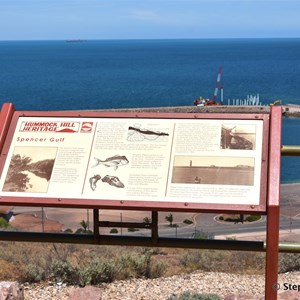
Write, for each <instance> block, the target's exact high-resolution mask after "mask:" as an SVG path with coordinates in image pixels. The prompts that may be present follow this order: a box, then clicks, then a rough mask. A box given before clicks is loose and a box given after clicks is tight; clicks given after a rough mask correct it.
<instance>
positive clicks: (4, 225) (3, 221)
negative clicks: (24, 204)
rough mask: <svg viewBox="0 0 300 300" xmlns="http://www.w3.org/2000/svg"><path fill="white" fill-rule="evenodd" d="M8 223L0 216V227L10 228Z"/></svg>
mask: <svg viewBox="0 0 300 300" xmlns="http://www.w3.org/2000/svg"><path fill="white" fill-rule="evenodd" d="M10 227H11V226H10V224H9V223H8V222H7V221H6V220H5V219H4V218H1V217H0V228H1V229H3V228H10Z"/></svg>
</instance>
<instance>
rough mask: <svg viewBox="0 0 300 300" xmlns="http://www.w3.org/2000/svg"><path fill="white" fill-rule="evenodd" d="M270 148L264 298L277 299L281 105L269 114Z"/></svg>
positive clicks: (273, 108)
mask: <svg viewBox="0 0 300 300" xmlns="http://www.w3.org/2000/svg"><path fill="white" fill-rule="evenodd" d="M270 118H271V119H270V142H269V145H270V148H269V172H268V199H267V249H266V280H265V281H266V286H265V299H266V300H276V299H277V287H278V285H277V282H278V243H279V202H280V159H281V121H282V110H281V107H280V106H278V107H275V106H274V107H272V108H271V115H270Z"/></svg>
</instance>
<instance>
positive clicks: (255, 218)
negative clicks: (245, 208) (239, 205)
mask: <svg viewBox="0 0 300 300" xmlns="http://www.w3.org/2000/svg"><path fill="white" fill-rule="evenodd" d="M260 218H261V216H260V215H250V216H247V217H246V219H245V221H246V222H255V221H258V220H260Z"/></svg>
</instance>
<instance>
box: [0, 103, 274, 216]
mask: <svg viewBox="0 0 300 300" xmlns="http://www.w3.org/2000/svg"><path fill="white" fill-rule="evenodd" d="M9 114H10V115H11V114H12V112H11V110H7V109H2V112H1V122H2V123H5V126H6V127H7V123H9V130H8V132H7V135H6V136H2V137H1V138H2V140H1V143H3V144H4V146H3V149H2V152H1V160H0V171H1V174H2V173H3V170H4V166H5V164H6V158H7V157H8V153H9V150H10V147H11V145H12V141H13V138H14V134H15V130H16V126H17V124H18V121H19V119H20V118H27V117H28V118H29V119H30V118H36V117H37V118H43V117H51V118H58V119H59V118H72V119H74V120H75V119H76V118H96V119H99V118H101V119H116V120H120V119H123V120H126V119H134V120H139V119H140V120H144V119H148V120H152V119H153V120H154V119H163V120H170V121H171V120H173V121H174V120H175V121H178V122H184V121H188V120H199V121H201V120H211V121H216V122H219V121H220V122H221V121H222V120H226V121H230V120H232V121H237V122H238V121H241V120H252V121H255V120H261V121H262V124H263V125H262V141H261V152H262V153H261V171H260V192H259V195H260V196H259V198H260V199H259V204H257V205H253V204H250V205H249V204H230V203H226V204H222V203H201V202H192V201H189V200H188V199H187V200H186V201H181V202H172V201H164V200H161V201H160V200H156V201H148V200H147V201H143V200H134V201H131V200H130V199H128V200H127V199H125V200H124V199H122V200H110V199H107V200H105V199H101V200H100V199H99V200H97V199H96V200H95V199H89V198H88V197H87V198H84V199H77V198H72V197H55V198H49V197H23V196H19V195H18V196H15V195H14V196H7V195H1V194H0V196H1V200H0V205H7V204H9V205H11V204H13V205H19V206H39V207H40V206H43V207H47V206H48V207H69V208H99V209H100V208H102V209H121V210H145V211H149V210H159V211H182V212H184V211H187V212H188V211H205V212H217V211H220V212H221V211H239V212H248V213H261V214H264V213H266V199H267V177H268V176H267V175H268V170H267V166H268V153H269V149H268V143H269V118H270V115H269V114H267V113H262V114H257V113H255V114H233V113H232V114H219V113H199V114H197V113H149V112H147V113H146V112H138V113H136V112H110V111H80V112H78V111H54V112H51V111H49V112H43V111H14V113H13V116H12V118H11V119H10V118H8V115H9ZM227 123H228V122H227ZM224 130H227V128H226V126H225V127H224ZM208 134H209V133H208ZM3 139H4V140H3Z"/></svg>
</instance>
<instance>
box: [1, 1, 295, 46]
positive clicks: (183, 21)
mask: <svg viewBox="0 0 300 300" xmlns="http://www.w3.org/2000/svg"><path fill="white" fill-rule="evenodd" d="M299 12H300V0H0V40H61V39H62V40H64V39H166V38H170V39H173V38H274V37H285V38H289V37H300V21H299Z"/></svg>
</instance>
